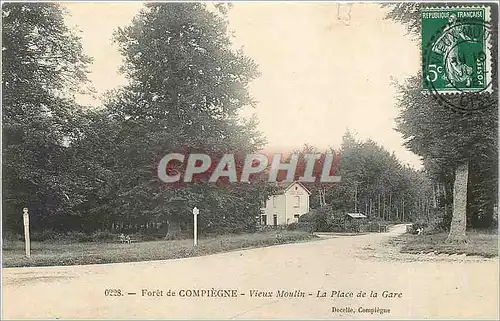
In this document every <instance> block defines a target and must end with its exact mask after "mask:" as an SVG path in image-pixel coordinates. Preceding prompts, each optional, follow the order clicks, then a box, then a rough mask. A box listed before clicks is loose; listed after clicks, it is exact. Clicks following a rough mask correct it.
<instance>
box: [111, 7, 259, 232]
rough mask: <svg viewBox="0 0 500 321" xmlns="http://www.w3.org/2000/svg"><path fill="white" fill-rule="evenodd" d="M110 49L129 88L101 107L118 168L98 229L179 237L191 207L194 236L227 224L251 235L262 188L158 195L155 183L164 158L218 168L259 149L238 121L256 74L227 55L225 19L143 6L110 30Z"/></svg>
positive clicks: (194, 187)
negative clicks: (122, 225) (224, 160)
mask: <svg viewBox="0 0 500 321" xmlns="http://www.w3.org/2000/svg"><path fill="white" fill-rule="evenodd" d="M226 9H227V8H226ZM115 40H116V42H117V43H118V45H119V48H120V52H121V53H122V55H123V57H124V65H123V68H122V71H123V73H124V74H125V75H126V77H127V78H128V79H129V84H128V85H126V86H125V87H123V88H121V89H120V90H118V91H116V92H114V93H111V94H110V95H109V99H108V100H107V102H106V116H105V117H106V118H107V119H108V120H107V121H108V122H110V123H116V124H118V126H117V127H116V131H114V133H113V134H112V135H111V136H112V137H114V139H113V141H114V142H115V145H114V146H112V147H111V150H109V151H108V152H107V153H108V154H112V155H114V156H113V157H114V159H115V162H116V164H117V166H115V167H113V168H112V172H113V173H114V174H113V177H114V178H115V179H116V181H115V182H114V183H113V184H114V188H111V190H112V191H114V193H115V197H113V200H112V201H111V204H112V206H111V207H112V208H111V209H110V208H109V206H108V205H106V206H105V208H106V209H107V210H111V213H112V214H111V217H110V221H108V222H106V224H108V225H109V224H111V223H112V221H113V220H115V221H120V220H121V221H126V222H128V223H131V224H139V225H143V224H145V223H147V222H148V221H151V220H155V221H159V222H164V221H168V222H169V223H170V227H171V228H175V229H176V230H177V229H178V224H181V225H182V224H184V225H185V226H191V225H188V222H189V220H191V219H192V215H191V214H190V209H191V208H192V207H193V206H195V205H196V206H198V207H199V208H200V210H201V213H202V216H201V217H200V222H199V223H200V225H201V227H202V229H201V230H202V231H208V230H210V228H215V227H217V226H223V225H224V224H226V225H227V224H230V223H229V222H233V223H234V224H236V225H238V226H239V227H241V226H244V227H245V228H246V227H248V226H255V224H254V223H255V216H256V215H257V214H258V213H259V209H260V205H261V202H262V200H264V199H265V195H266V190H267V184H261V183H258V182H256V183H252V184H232V185H226V186H219V187H218V186H217V185H214V184H208V183H206V177H204V178H203V179H201V181H199V182H198V183H193V184H190V185H185V186H165V185H164V183H162V182H160V181H159V180H158V177H156V173H157V168H156V166H157V164H158V161H159V160H160V159H161V158H162V157H163V156H164V155H165V154H167V153H171V152H183V153H185V154H186V153H189V152H203V153H207V154H209V155H210V156H212V157H213V158H214V159H218V158H219V157H220V156H221V155H222V154H224V153H237V152H238V153H243V154H244V153H248V152H253V151H255V150H257V149H259V148H260V147H261V146H262V144H263V143H264V140H263V138H262V136H261V135H260V133H258V132H257V131H256V122H255V120H254V119H253V120H249V121H244V120H242V119H240V118H239V117H238V113H239V111H240V110H241V108H243V107H245V106H252V105H254V103H255V102H254V101H253V99H252V98H251V97H250V95H249V92H248V89H247V87H248V84H249V82H250V81H251V80H252V79H254V78H255V77H256V76H258V71H257V66H256V64H255V63H254V62H253V61H252V60H251V59H250V58H249V57H247V56H246V55H244V54H243V52H241V51H235V50H233V49H232V47H231V46H232V45H231V39H230V37H229V36H228V33H227V22H226V21H225V18H224V15H221V14H218V13H217V12H213V11H209V10H207V4H204V3H147V4H145V6H144V8H143V9H142V10H141V11H140V13H139V14H138V15H137V16H136V17H135V18H134V19H133V21H132V23H131V25H129V26H128V27H125V28H121V29H118V30H117V32H116V34H115ZM103 134H104V133H103ZM104 135H106V136H109V134H104ZM104 138H105V137H103V139H104ZM186 156H187V155H186ZM244 200H246V201H244ZM106 204H109V203H106ZM104 205H105V204H103V206H104ZM103 209H104V208H103ZM108 213H109V212H108ZM241 216H244V217H241ZM231 224H232V223H231ZM231 224H230V225H231ZM233 227H234V228H235V229H237V227H236V226H233Z"/></svg>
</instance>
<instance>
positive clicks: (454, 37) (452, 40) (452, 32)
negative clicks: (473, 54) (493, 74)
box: [443, 14, 474, 87]
mask: <svg viewBox="0 0 500 321" xmlns="http://www.w3.org/2000/svg"><path fill="white" fill-rule="evenodd" d="M448 21H449V23H450V25H449V26H448V27H447V28H446V29H447V31H448V32H445V33H444V34H445V37H446V38H447V39H446V40H444V41H443V43H444V44H446V51H445V54H446V55H447V59H446V65H445V66H446V70H447V76H444V78H446V79H445V80H448V81H449V83H448V84H447V85H446V87H456V86H457V83H459V82H460V83H465V85H466V86H467V87H470V86H471V83H472V73H473V70H474V69H473V68H472V67H470V66H468V65H467V62H466V58H465V56H464V55H461V54H460V50H459V47H460V46H459V44H460V43H461V42H463V41H471V40H472V39H471V38H470V37H469V36H467V35H465V34H464V32H463V26H460V25H457V16H456V15H454V14H452V15H450V18H449V20H448Z"/></svg>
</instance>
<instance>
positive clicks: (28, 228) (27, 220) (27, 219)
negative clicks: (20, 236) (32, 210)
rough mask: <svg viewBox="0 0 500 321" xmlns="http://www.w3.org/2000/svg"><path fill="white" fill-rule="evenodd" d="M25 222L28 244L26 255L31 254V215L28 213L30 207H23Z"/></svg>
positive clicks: (25, 237)
mask: <svg viewBox="0 0 500 321" xmlns="http://www.w3.org/2000/svg"><path fill="white" fill-rule="evenodd" d="M23 223H24V243H25V245H26V257H27V258H29V257H30V256H31V250H30V217H29V215H28V208H27V207H25V208H23Z"/></svg>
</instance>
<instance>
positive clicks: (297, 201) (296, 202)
mask: <svg viewBox="0 0 500 321" xmlns="http://www.w3.org/2000/svg"><path fill="white" fill-rule="evenodd" d="M293 207H300V196H294V197H293Z"/></svg>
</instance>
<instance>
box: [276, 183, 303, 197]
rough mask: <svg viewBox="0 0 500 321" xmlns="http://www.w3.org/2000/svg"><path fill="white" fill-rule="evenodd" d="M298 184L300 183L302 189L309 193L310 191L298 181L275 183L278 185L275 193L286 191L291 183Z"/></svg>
mask: <svg viewBox="0 0 500 321" xmlns="http://www.w3.org/2000/svg"><path fill="white" fill-rule="evenodd" d="M295 184H298V185H300V186H301V187H302V188H303V189H305V190H306V192H307V194H309V195H311V192H310V191H309V190H308V189H307V188H306V187H305V186H304V185H303V184H302V183H300V182H299V181H293V182H291V183H290V182H277V183H276V185H277V186H278V190H277V193H278V194H282V193H285V192H286V191H288V190H289V189H290V188H291V187H292V186H293V185H295Z"/></svg>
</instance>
